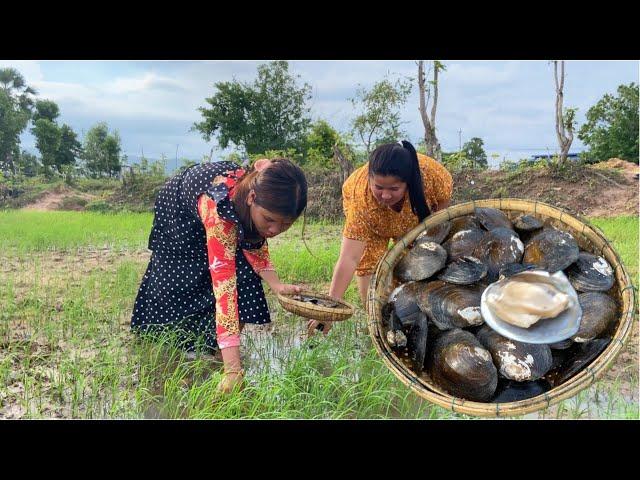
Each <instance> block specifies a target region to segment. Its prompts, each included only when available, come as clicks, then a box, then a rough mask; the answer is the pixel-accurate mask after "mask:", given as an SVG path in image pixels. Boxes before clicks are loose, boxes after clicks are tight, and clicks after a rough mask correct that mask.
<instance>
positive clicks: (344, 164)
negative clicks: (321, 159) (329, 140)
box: [333, 144, 353, 183]
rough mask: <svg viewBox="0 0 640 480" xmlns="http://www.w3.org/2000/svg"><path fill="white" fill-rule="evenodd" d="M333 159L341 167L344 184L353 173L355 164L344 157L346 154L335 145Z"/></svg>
mask: <svg viewBox="0 0 640 480" xmlns="http://www.w3.org/2000/svg"><path fill="white" fill-rule="evenodd" d="M333 158H334V159H335V161H336V163H337V164H338V165H339V166H340V172H341V173H342V183H344V182H346V181H347V178H349V175H351V173H352V172H353V163H351V161H349V160H348V159H347V157H345V156H344V154H343V153H342V152H341V151H340V149H339V148H338V144H334V145H333Z"/></svg>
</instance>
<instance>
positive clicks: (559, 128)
mask: <svg viewBox="0 0 640 480" xmlns="http://www.w3.org/2000/svg"><path fill="white" fill-rule="evenodd" d="M553 74H554V78H555V82H556V134H557V136H558V144H559V146H560V159H559V163H560V165H563V164H564V163H565V162H566V161H567V156H568V154H569V147H571V142H572V141H573V128H572V125H568V126H565V121H564V118H563V113H562V100H563V97H564V92H563V89H564V60H562V61H561V62H560V80H558V61H557V60H554V62H553ZM566 127H568V128H566Z"/></svg>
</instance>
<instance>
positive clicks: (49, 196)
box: [23, 189, 96, 211]
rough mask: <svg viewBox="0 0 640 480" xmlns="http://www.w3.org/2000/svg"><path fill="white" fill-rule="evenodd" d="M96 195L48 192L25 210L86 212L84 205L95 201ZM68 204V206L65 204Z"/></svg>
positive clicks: (73, 191) (70, 191)
mask: <svg viewBox="0 0 640 480" xmlns="http://www.w3.org/2000/svg"><path fill="white" fill-rule="evenodd" d="M95 198H96V197H95V195H90V194H88V193H83V192H78V191H75V190H67V189H65V190H62V191H55V192H47V193H46V194H45V195H44V196H43V197H41V198H39V199H38V200H37V201H36V202H34V203H31V204H29V205H27V206H25V207H23V210H47V211H48V210H61V209H62V207H65V208H64V210H84V208H83V205H82V203H84V204H86V203H87V202H90V201H91V200H93V199H95ZM65 203H66V204H65Z"/></svg>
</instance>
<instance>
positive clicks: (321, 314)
mask: <svg viewBox="0 0 640 480" xmlns="http://www.w3.org/2000/svg"><path fill="white" fill-rule="evenodd" d="M293 295H307V296H310V297H314V298H318V299H321V300H329V301H331V302H335V303H337V304H338V305H339V306H338V307H334V308H330V307H325V306H323V305H314V304H313V303H308V302H301V301H299V300H294V299H293V298H291V297H292V296H293ZM278 301H279V302H280V305H282V308H284V309H285V310H287V311H289V312H291V313H295V314H296V315H300V316H301V317H304V318H312V319H314V320H325V321H331V322H341V321H343V320H346V319H348V318H350V317H351V316H353V313H354V311H355V310H354V308H353V305H351V304H349V303H347V302H345V301H344V300H341V299H337V298H333V297H330V296H329V295H324V294H322V293H316V292H310V291H302V292H300V293H299V294H287V295H282V294H278Z"/></svg>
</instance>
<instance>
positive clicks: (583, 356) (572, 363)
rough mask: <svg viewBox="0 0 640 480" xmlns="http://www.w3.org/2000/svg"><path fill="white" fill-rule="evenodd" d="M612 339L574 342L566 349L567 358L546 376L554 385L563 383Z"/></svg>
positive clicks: (589, 361) (587, 363) (594, 357)
mask: <svg viewBox="0 0 640 480" xmlns="http://www.w3.org/2000/svg"><path fill="white" fill-rule="evenodd" d="M610 341H611V339H610V338H596V339H595V340H592V341H590V342H587V343H579V344H574V346H573V347H571V349H570V350H565V352H566V353H565V354H566V355H567V359H566V360H565V361H564V362H563V363H562V364H561V365H560V366H558V367H556V368H554V369H552V370H549V372H547V374H546V375H545V378H546V379H547V381H548V382H549V383H550V384H551V386H552V387H557V386H558V385H562V384H563V383H565V382H566V381H567V380H569V379H570V378H571V377H573V376H574V375H576V374H577V373H579V372H580V371H581V370H582V369H583V368H584V367H586V366H588V365H589V364H590V363H591V362H592V361H593V360H595V359H596V357H597V356H598V355H600V353H602V352H603V351H604V349H605V348H606V347H607V345H609V342H610Z"/></svg>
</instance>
